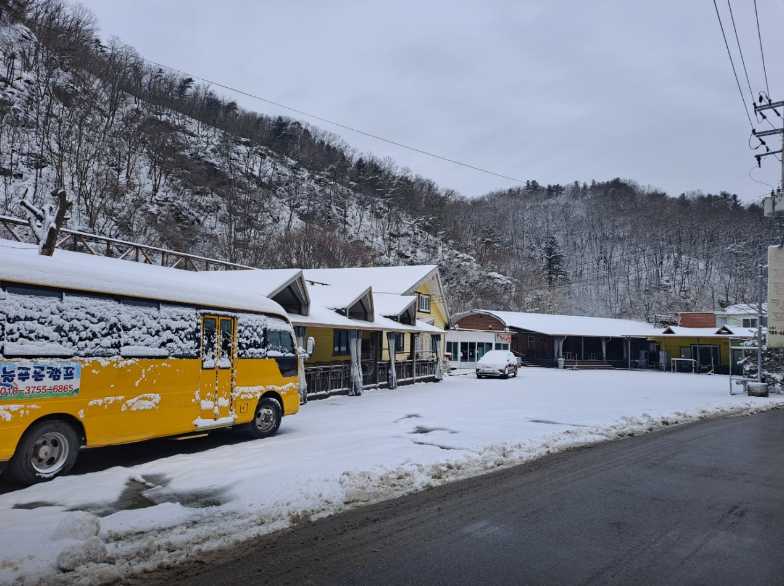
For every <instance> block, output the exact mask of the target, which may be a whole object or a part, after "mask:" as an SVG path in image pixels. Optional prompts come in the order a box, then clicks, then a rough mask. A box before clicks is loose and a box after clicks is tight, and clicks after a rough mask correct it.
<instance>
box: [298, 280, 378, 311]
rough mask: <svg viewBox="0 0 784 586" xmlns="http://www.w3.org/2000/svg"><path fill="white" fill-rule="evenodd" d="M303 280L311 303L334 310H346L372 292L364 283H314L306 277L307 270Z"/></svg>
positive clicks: (369, 295)
mask: <svg viewBox="0 0 784 586" xmlns="http://www.w3.org/2000/svg"><path fill="white" fill-rule="evenodd" d="M305 280H306V281H307V282H308V292H309V294H310V298H311V300H312V301H313V304H314V305H321V306H323V307H327V308H329V309H334V310H346V309H348V308H350V307H351V306H352V305H354V304H355V303H357V302H358V301H360V300H361V299H362V298H363V297H371V293H372V289H371V288H370V287H368V286H367V285H366V284H365V283H362V284H356V283H348V282H337V283H336V284H334V285H333V284H329V285H326V284H321V283H314V282H312V281H310V279H308V276H307V271H306V272H305Z"/></svg>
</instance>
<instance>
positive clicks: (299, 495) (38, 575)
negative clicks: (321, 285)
mask: <svg viewBox="0 0 784 586" xmlns="http://www.w3.org/2000/svg"><path fill="white" fill-rule="evenodd" d="M776 405H784V398H782V397H779V396H777V397H771V398H768V399H763V398H750V397H746V396H742V395H735V396H730V395H729V393H728V380H727V377H724V376H707V375H690V374H664V373H657V372H633V371H632V372H624V371H617V372H613V371H588V372H586V371H581V372H575V371H559V370H549V369H538V368H529V369H523V370H521V372H520V376H519V377H518V378H517V379H513V380H482V381H478V380H476V379H475V378H474V377H473V376H465V375H463V376H450V377H447V378H446V379H445V380H444V381H443V382H442V383H440V384H434V383H423V384H418V385H414V386H408V387H401V388H400V389H398V390H395V391H391V390H381V391H370V392H367V393H366V394H365V395H363V396H361V397H343V396H342V397H333V398H330V399H326V400H323V401H315V402H311V403H309V404H308V405H306V406H305V407H304V408H303V410H302V411H301V412H300V413H299V414H298V415H296V416H293V417H289V418H286V419H284V422H283V426H282V427H281V430H280V432H279V434H278V435H277V436H275V437H274V438H269V439H265V440H257V441H247V442H242V443H233V444H231V445H224V446H221V447H218V448H214V449H209V450H205V451H202V452H198V453H190V454H181V455H176V456H171V457H167V458H162V459H160V460H156V461H153V462H148V463H145V464H141V465H138V466H132V467H126V466H123V462H117V467H114V468H110V469H107V470H103V471H101V472H94V473H89V474H83V475H74V476H67V477H63V478H58V479H56V480H54V481H52V482H49V483H45V484H40V485H36V486H33V487H30V488H27V489H24V490H18V491H15V492H10V493H7V494H4V495H2V496H0V528H1V529H0V535H2V537H3V547H2V549H1V550H0V582H2V583H7V582H12V581H14V580H19V581H20V582H22V583H25V584H27V583H38V582H41V583H46V584H53V583H55V584H56V583H68V584H78V583H100V582H109V581H112V580H114V579H116V578H118V577H119V576H122V575H127V574H129V573H131V572H138V571H142V570H144V569H146V568H153V567H158V566H161V565H167V564H171V563H174V562H177V561H179V560H183V559H185V558H188V557H195V556H198V555H199V552H200V551H203V550H207V549H212V548H218V547H225V546H226V545H229V544H231V543H232V542H234V541H236V540H243V539H248V538H250V537H253V536H256V535H260V534H263V533H268V532H271V531H274V530H276V529H281V528H284V527H287V526H289V525H291V524H294V523H297V522H299V521H301V520H303V519H306V518H315V517H319V516H324V515H328V514H331V513H334V512H337V511H340V510H345V509H346V508H348V507H352V506H357V505H360V504H364V503H368V502H373V501H376V500H380V499H385V498H390V497H393V496H398V495H401V494H404V493H407V492H412V491H415V490H420V489H422V488H425V487H428V486H433V485H438V484H441V483H444V482H447V481H450V480H454V479H457V478H462V477H466V476H470V475H475V474H480V473H482V472H485V471H489V470H493V469H496V468H498V467H500V466H507V465H511V464H516V463H520V462H524V461H526V460H530V459H533V458H536V457H539V456H542V455H544V454H547V453H551V452H554V451H557V450H561V449H564V448H567V447H570V446H575V445H579V444H585V443H591V442H597V441H602V440H606V439H613V438H618V437H622V436H624V435H630V434H636V433H642V432H645V431H651V430H653V429H656V428H659V427H662V426H665V425H672V424H676V423H682V422H686V421H692V420H695V419H699V418H704V417H710V416H715V415H720V414H730V413H735V414H741V413H750V412H754V411H758V410H763V409H768V408H770V407H773V406H776ZM156 503H157V504H156ZM63 568H65V569H68V570H69V571H64V570H63Z"/></svg>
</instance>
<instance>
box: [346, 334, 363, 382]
mask: <svg viewBox="0 0 784 586" xmlns="http://www.w3.org/2000/svg"><path fill="white" fill-rule="evenodd" d="M348 349H349V353H350V354H351V391H350V394H351V395H361V394H362V335H361V333H360V331H359V330H349V332H348Z"/></svg>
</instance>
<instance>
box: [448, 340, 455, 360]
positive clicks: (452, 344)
mask: <svg viewBox="0 0 784 586" xmlns="http://www.w3.org/2000/svg"><path fill="white" fill-rule="evenodd" d="M457 350H458V343H457V342H447V343H446V353H447V354H449V356H450V360H457V359H458V355H457Z"/></svg>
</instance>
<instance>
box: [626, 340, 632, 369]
mask: <svg viewBox="0 0 784 586" xmlns="http://www.w3.org/2000/svg"><path fill="white" fill-rule="evenodd" d="M626 361H627V365H628V368H629V370H631V369H632V339H631V338H626Z"/></svg>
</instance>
